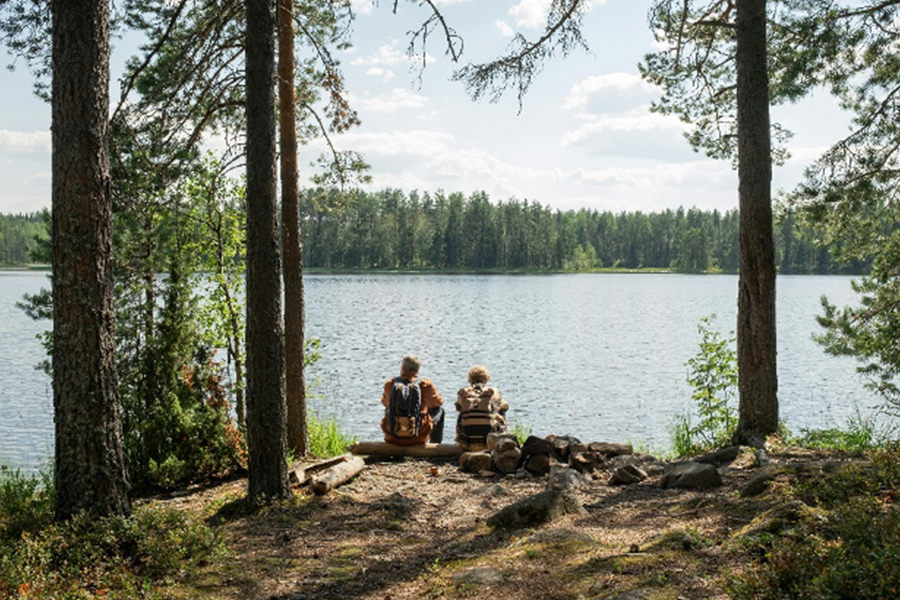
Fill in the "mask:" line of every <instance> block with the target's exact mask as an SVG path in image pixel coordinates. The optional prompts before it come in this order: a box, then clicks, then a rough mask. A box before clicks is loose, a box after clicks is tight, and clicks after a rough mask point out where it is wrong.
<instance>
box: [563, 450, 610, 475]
mask: <svg viewBox="0 0 900 600" xmlns="http://www.w3.org/2000/svg"><path fill="white" fill-rule="evenodd" d="M605 465H606V459H604V458H603V456H602V455H600V454H594V453H593V452H587V451H585V452H575V451H572V452H571V453H570V454H569V466H570V467H572V468H573V469H575V470H576V471H578V472H579V473H582V474H584V475H592V474H593V473H595V472H597V471H599V470H600V469H602V468H603V467H604V466H605Z"/></svg>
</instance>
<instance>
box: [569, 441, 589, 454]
mask: <svg viewBox="0 0 900 600" xmlns="http://www.w3.org/2000/svg"><path fill="white" fill-rule="evenodd" d="M587 451H588V446H587V444H582V443H581V442H573V443H571V444H569V456H572V455H573V454H582V453H584V452H587Z"/></svg>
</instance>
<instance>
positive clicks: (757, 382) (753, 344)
mask: <svg viewBox="0 0 900 600" xmlns="http://www.w3.org/2000/svg"><path fill="white" fill-rule="evenodd" d="M737 95H738V97H737V100H738V103H737V106H738V160H739V164H738V178H739V184H738V195H739V207H740V276H739V278H738V322H737V354H738V390H739V396H740V406H739V411H738V412H739V420H738V431H737V438H738V440H739V441H743V442H748V441H753V440H757V441H758V440H759V439H760V438H761V437H764V436H765V435H766V434H769V433H774V432H775V431H777V429H778V376H777V372H776V345H775V245H774V238H773V231H772V189H771V188H772V158H771V156H772V155H771V139H770V130H769V80H768V72H767V64H766V2H765V0H741V1H740V2H738V3H737Z"/></svg>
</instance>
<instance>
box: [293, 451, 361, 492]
mask: <svg viewBox="0 0 900 600" xmlns="http://www.w3.org/2000/svg"><path fill="white" fill-rule="evenodd" d="M348 458H350V455H349V454H342V455H341V456H335V457H334V458H328V459H326V460H320V461H319V462H315V463H304V462H296V463H294V465H293V466H292V467H291V468H290V470H289V471H288V477H289V478H290V480H291V485H296V486H304V485H306V484H307V483H309V482H310V480H311V479H312V478H313V475H314V474H315V473H319V472H321V471H325V470H326V469H330V468H331V467H333V466H335V465H339V464H340V463H342V462H344V461H346V460H347V459H348Z"/></svg>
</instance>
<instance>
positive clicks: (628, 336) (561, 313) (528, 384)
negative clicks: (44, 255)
mask: <svg viewBox="0 0 900 600" xmlns="http://www.w3.org/2000/svg"><path fill="white" fill-rule="evenodd" d="M777 281H778V289H777V302H778V376H779V399H780V406H781V415H782V418H784V419H786V421H787V425H788V427H789V428H790V429H791V430H792V431H798V430H799V429H800V428H821V427H832V426H836V425H838V426H840V425H844V424H845V423H846V419H847V418H848V417H849V416H851V415H852V414H853V413H854V411H855V410H856V407H857V406H858V407H859V408H861V409H864V410H865V409H868V408H869V407H871V406H874V405H875V404H876V403H877V399H876V398H875V397H874V396H873V395H872V394H871V393H869V392H867V391H866V390H864V388H863V385H862V381H861V379H860V378H859V376H858V375H857V374H856V372H855V362H854V361H853V360H852V359H848V358H835V357H830V356H827V355H825V354H824V353H823V352H822V349H821V348H820V347H819V346H818V345H817V344H816V343H815V342H814V341H813V340H812V336H813V334H815V333H817V332H818V325H817V324H816V321H815V316H816V315H817V314H818V313H819V312H821V309H820V305H819V298H820V296H822V295H823V294H824V295H826V296H828V297H829V298H830V299H831V300H832V302H836V303H837V304H839V305H842V304H847V303H853V302H855V295H854V293H853V292H852V290H851V287H850V278H849V277H841V276H779V277H778V280H777ZM305 282H306V296H307V297H306V313H307V334H308V335H309V336H311V337H318V338H320V339H321V340H322V348H321V352H322V359H321V360H320V361H319V362H318V363H317V364H315V365H314V366H313V367H311V368H310V371H309V373H308V380H309V382H310V384H311V386H312V389H311V393H312V394H313V395H314V396H315V397H314V398H312V399H311V401H310V404H311V408H312V409H313V410H314V411H315V412H316V413H318V414H319V415H320V416H322V417H334V418H336V419H337V421H338V423H339V424H340V425H341V427H342V428H343V429H345V430H346V431H348V432H350V433H353V434H356V435H358V436H360V437H361V438H363V439H380V436H381V434H380V429H379V425H378V424H379V422H380V419H381V416H382V414H383V410H382V408H381V405H380V403H379V398H380V394H381V386H382V385H383V383H384V381H385V380H386V379H387V378H388V377H391V376H393V375H395V374H397V372H398V370H399V365H400V359H401V358H402V357H403V355H404V354H406V353H410V352H412V353H415V354H418V355H419V357H420V358H421V359H422V363H423V364H422V372H421V375H422V376H423V377H428V378H430V379H431V380H432V381H434V383H435V385H436V386H437V388H438V390H439V391H440V392H441V394H442V395H443V396H444V399H445V401H447V402H449V404H450V411H449V419H448V429H447V434H448V435H447V438H448V439H449V438H452V424H453V422H454V421H453V408H452V404H453V401H454V399H455V394H456V390H457V389H458V388H459V387H461V386H462V385H464V384H465V377H466V371H467V370H468V368H469V367H470V366H471V365H472V364H475V363H481V364H484V365H486V366H487V367H488V369H489V370H490V372H491V374H492V376H493V381H492V382H493V383H494V384H495V385H496V386H497V387H498V388H500V389H501V391H502V392H503V394H504V396H505V397H506V398H507V400H508V402H509V404H510V411H509V414H508V417H509V419H510V422H511V423H516V422H518V423H520V424H522V425H525V426H530V427H532V429H533V431H534V433H536V434H539V435H542V436H543V435H547V434H550V433H557V434H566V433H571V434H573V435H576V436H579V437H581V438H582V439H586V440H590V441H614V442H625V441H632V442H642V443H645V444H647V445H648V446H649V447H650V448H652V449H665V448H668V445H669V427H670V425H671V423H672V421H673V419H674V417H675V415H677V414H679V413H683V412H685V411H687V410H689V409H690V408H691V407H692V405H691V402H690V395H691V389H690V387H689V386H688V384H687V383H686V381H685V378H686V376H687V373H688V370H687V367H686V366H685V362H686V361H687V360H688V359H689V358H691V357H693V356H694V355H696V354H697V351H698V345H699V341H700V336H699V333H698V331H697V325H698V324H699V322H700V319H701V318H702V317H704V316H708V315H711V314H714V313H715V314H717V315H718V318H717V319H716V320H715V321H714V322H713V325H714V328H715V329H717V330H719V331H720V332H722V334H723V335H727V336H729V337H730V336H731V334H732V332H733V330H734V323H735V317H736V311H737V277H736V276H732V275H675V274H606V273H604V274H563V275H397V274H373V275H369V274H363V275H325V274H321V275H320V274H316V275H307V276H306V278H305ZM47 285H48V283H47V280H46V276H45V275H44V274H39V273H27V272H6V273H0V463H7V464H12V465H16V466H23V467H25V468H33V467H34V466H35V465H37V464H39V463H42V462H46V461H47V460H48V458H49V457H51V456H52V438H53V422H52V391H51V387H50V381H49V379H48V378H47V376H46V375H44V374H43V373H42V372H40V371H35V370H34V368H33V366H34V365H35V364H36V363H37V362H38V361H40V360H41V359H42V358H43V349H42V347H41V346H40V344H39V342H38V341H37V340H36V339H35V335H36V334H37V333H39V332H40V331H42V330H43V329H45V328H47V324H46V323H34V322H33V321H31V320H30V319H28V318H27V317H26V316H25V315H24V313H22V311H21V310H19V309H17V308H16V307H15V302H17V301H18V300H20V299H21V297H22V294H24V293H34V292H36V291H38V290H39V289H40V287H42V286H44V287H46V286H47Z"/></svg>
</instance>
